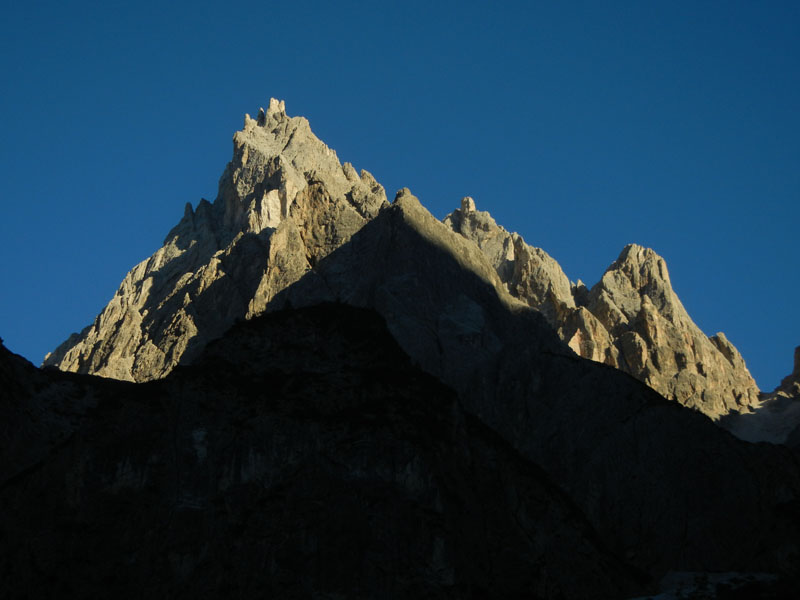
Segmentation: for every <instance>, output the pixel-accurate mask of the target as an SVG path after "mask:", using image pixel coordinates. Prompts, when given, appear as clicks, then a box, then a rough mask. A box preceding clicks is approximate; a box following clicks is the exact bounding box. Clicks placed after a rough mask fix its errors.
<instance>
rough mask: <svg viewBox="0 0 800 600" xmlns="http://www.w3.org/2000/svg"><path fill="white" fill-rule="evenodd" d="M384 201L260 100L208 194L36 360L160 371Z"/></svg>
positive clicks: (300, 124) (136, 374) (119, 375)
mask: <svg viewBox="0 0 800 600" xmlns="http://www.w3.org/2000/svg"><path fill="white" fill-rule="evenodd" d="M385 204H386V196H385V193H384V190H383V187H381V185H380V184H378V183H377V182H376V181H375V179H374V178H373V177H372V176H371V175H370V174H369V173H368V172H366V171H361V174H360V175H359V174H358V173H356V171H355V169H354V168H353V166H352V165H350V164H349V163H345V164H344V165H342V164H340V163H339V160H338V158H337V156H336V153H335V152H334V151H333V150H331V149H330V148H328V147H327V146H326V145H325V144H323V143H322V142H321V141H320V140H319V139H318V138H317V137H316V136H314V134H313V133H312V132H311V128H310V127H309V124H308V121H307V120H306V119H304V118H302V117H293V118H290V117H288V116H287V115H286V111H285V107H284V104H283V102H278V101H277V100H271V101H270V104H269V108H268V109H267V110H266V111H264V110H263V109H262V110H261V111H260V112H259V114H258V117H257V118H256V119H255V120H254V119H251V118H250V117H249V116H247V115H246V116H245V120H244V129H243V130H242V131H239V132H237V133H236V134H235V135H234V138H233V160H232V161H231V162H230V163H229V164H228V166H227V167H226V169H225V172H224V173H223V175H222V177H221V178H220V183H219V193H218V195H217V198H216V200H215V201H214V202H213V204H212V203H210V202H208V201H206V200H201V201H200V203H199V204H198V206H197V208H196V209H193V208H192V206H191V205H190V204H187V205H186V208H185V212H184V216H183V218H182V219H181V221H180V223H178V225H177V226H176V227H175V228H174V229H173V230H172V231H171V232H170V233H169V234H168V235H167V237H166V239H165V241H164V245H163V246H162V248H160V249H159V250H158V251H157V252H156V253H155V254H154V255H153V256H152V257H150V258H149V259H147V260H145V261H143V262H142V263H140V264H139V265H137V266H136V267H134V268H133V269H132V270H131V271H130V272H129V273H128V274H127V275H126V276H125V278H124V280H123V282H122V284H121V285H120V287H119V290H117V293H116V294H115V295H114V297H113V298H112V299H111V301H110V302H109V304H108V305H107V306H106V308H105V309H104V310H103V311H102V312H101V313H100V315H98V317H97V319H95V322H94V323H93V324H91V325H90V326H88V327H87V328H85V329H84V330H83V331H82V332H81V333H80V334H74V335H73V336H71V337H70V338H69V339H68V340H67V341H66V342H65V343H64V344H62V345H61V346H59V348H57V349H56V350H55V351H54V352H53V353H52V354H50V355H48V356H47V357H46V358H45V361H44V364H45V365H53V366H57V367H58V368H59V369H62V370H65V371H76V372H79V373H93V374H98V375H103V376H105V377H113V378H116V379H123V380H132V381H146V380H150V379H157V378H159V377H163V376H164V375H166V374H167V373H169V372H170V371H171V370H172V369H173V368H174V367H175V366H176V365H177V364H178V363H179V362H181V361H184V362H187V361H189V360H191V359H192V358H193V357H194V356H196V355H197V354H198V353H199V351H200V350H201V349H202V348H203V347H204V346H205V344H206V343H207V342H208V341H209V340H211V339H214V338H216V337H218V336H219V335H221V334H222V333H223V332H224V331H225V330H227V329H228V327H230V325H231V324H232V323H234V322H235V321H236V320H237V319H242V318H247V317H250V316H252V315H255V314H258V313H260V312H261V311H263V309H264V307H265V306H266V305H267V303H268V302H269V301H270V299H271V298H272V297H273V296H274V295H275V294H276V293H277V292H278V291H280V290H282V289H283V288H285V287H286V286H287V285H289V284H291V283H292V282H294V281H296V280H297V279H299V278H300V277H301V276H302V275H303V274H304V273H306V272H307V271H308V270H309V269H311V268H313V266H314V264H316V262H317V261H319V260H320V259H321V258H323V257H324V256H326V255H327V254H328V253H330V251H331V250H333V249H334V248H336V247H338V246H340V245H341V244H342V243H343V242H345V241H347V240H348V239H349V238H350V236H352V235H353V233H354V232H355V231H357V230H358V229H359V228H360V227H361V226H362V225H363V224H364V223H365V222H366V221H368V220H369V219H371V218H373V217H374V216H375V215H376V214H377V212H378V211H379V210H380V208H381V207H382V206H384V205H385Z"/></svg>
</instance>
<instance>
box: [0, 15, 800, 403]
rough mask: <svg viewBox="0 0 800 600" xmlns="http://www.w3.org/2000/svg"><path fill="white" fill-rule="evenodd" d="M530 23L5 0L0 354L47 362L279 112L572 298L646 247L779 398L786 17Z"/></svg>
mask: <svg viewBox="0 0 800 600" xmlns="http://www.w3.org/2000/svg"><path fill="white" fill-rule="evenodd" d="M542 4H543V5H541V6H537V5H535V3H528V2H525V3H504V4H503V8H498V7H497V6H492V5H490V4H489V3H476V2H419V3H417V2H410V1H403V2H396V3H395V2H392V3H383V4H381V5H380V7H378V6H377V5H376V4H374V3H366V2H364V3H347V2H296V1H295V2H282V3H266V2H253V3H243V2H235V1H228V2H225V3H221V2H213V3H211V2H202V1H193V2H174V3H168V4H167V5H166V6H164V5H162V4H161V3H154V2H136V3H132V2H125V3H119V2H114V1H104V2H97V3H90V2H68V3H64V2H35V1H33V2H27V3H23V2H7V3H6V4H5V6H4V10H3V18H2V22H1V23H0V70H1V71H0V72H1V73H2V80H1V81H2V93H0V131H2V144H0V153H1V154H0V185H1V186H2V187H0V190H1V191H0V193H2V203H3V211H2V219H0V235H2V240H3V242H4V244H5V251H6V254H5V259H4V260H3V261H2V267H0V281H1V282H2V288H0V336H2V337H3V338H4V339H5V343H6V345H7V346H8V347H9V348H10V349H11V350H13V351H15V352H17V353H20V354H22V355H24V356H26V357H27V358H29V359H30V360H32V361H33V362H35V363H38V362H40V361H41V358H42V356H43V355H44V353H45V352H47V351H48V350H50V349H52V348H53V347H55V346H56V345H57V344H58V343H60V342H61V341H62V340H63V339H64V338H66V337H67V335H69V333H70V332H72V331H78V330H80V329H81V328H82V327H83V326H84V325H86V324H87V323H89V322H90V321H91V320H92V319H93V318H94V316H95V315H96V314H97V313H98V312H99V311H100V310H101V308H102V307H103V306H104V305H105V304H106V302H107V301H108V300H109V299H110V298H111V296H112V295H113V294H114V292H115V290H116V288H117V286H118V285H119V282H120V281H121V279H122V277H123V276H124V274H125V273H126V272H127V271H128V270H129V269H130V268H131V267H132V266H133V265H134V264H135V263H137V262H139V261H140V260H142V259H144V258H146V257H147V256H149V255H150V254H151V253H152V252H154V251H155V250H156V249H157V248H158V247H159V246H160V245H161V243H162V241H163V238H164V236H165V235H166V233H167V232H168V231H169V229H170V228H171V227H172V226H173V225H174V224H175V223H176V222H177V221H178V220H179V219H180V217H181V215H182V213H183V206H184V204H185V203H186V202H187V201H188V202H192V203H194V204H196V203H197V202H198V201H199V199H200V198H201V197H205V198H208V199H213V198H214V197H215V196H216V186H217V180H218V178H219V176H220V174H221V173H222V170H223V168H224V166H225V163H226V162H227V160H228V159H229V158H230V153H231V136H232V134H233V132H234V131H235V130H236V129H239V128H240V127H241V124H242V117H243V114H244V113H245V112H249V113H251V114H254V113H255V112H256V111H257V110H258V107H259V106H262V105H265V104H266V103H267V101H268V98H269V97H270V96H275V97H278V98H282V99H284V100H286V106H287V112H288V113H289V114H291V115H304V116H306V117H308V118H309V120H310V121H311V125H312V128H313V129H314V131H315V132H316V133H317V135H319V136H320V137H321V138H322V139H323V140H325V141H326V142H327V143H328V145H330V146H331V147H333V148H335V149H336V150H337V152H338V154H339V157H340V159H342V160H349V161H351V162H353V163H354V165H355V166H356V168H359V169H360V168H366V169H367V170H369V171H370V172H372V173H373V174H374V175H375V176H376V177H377V178H378V180H379V181H381V182H382V183H383V184H384V185H385V186H386V189H387V192H388V194H389V196H390V198H391V197H392V196H393V193H394V191H395V190H396V189H397V188H399V187H402V186H408V187H410V188H411V190H412V191H413V192H414V193H415V194H417V195H418V196H419V197H420V199H421V200H422V202H423V204H425V205H426V206H427V207H428V208H429V209H430V210H431V211H432V212H433V213H434V214H435V215H436V216H437V217H440V218H441V217H443V216H444V215H445V214H447V213H448V212H450V211H451V210H452V209H453V208H455V207H456V206H458V204H459V200H460V198H461V197H462V196H463V195H471V196H473V197H474V198H475V200H476V202H477V205H478V208H479V209H482V210H489V211H490V212H491V213H492V215H493V216H494V217H495V218H496V219H497V221H498V222H499V223H500V224H502V225H504V226H505V227H506V228H507V229H510V230H516V231H518V232H519V233H520V234H522V235H523V236H524V237H525V239H526V240H527V241H528V243H531V244H534V245H536V246H540V247H542V248H544V249H545V250H546V251H547V252H549V253H550V254H551V255H552V256H553V257H555V258H556V259H557V260H558V261H559V262H560V263H561V265H562V266H563V268H564V270H565V271H566V273H567V275H568V276H569V277H570V278H571V279H573V280H577V279H578V278H580V279H583V280H584V281H585V282H586V283H588V284H592V283H594V282H596V281H597V280H598V279H599V278H600V276H601V275H602V273H603V271H604V270H605V268H606V267H607V266H608V265H609V264H610V263H611V262H612V261H613V260H614V259H615V258H616V257H617V255H618V254H619V252H620V250H621V249H622V247H623V246H624V245H625V244H627V243H629V242H637V243H640V244H643V245H646V246H650V247H652V248H654V249H655V250H656V251H657V252H659V253H660V254H661V255H662V256H664V257H665V259H666V260H667V264H668V265H669V268H670V273H671V276H672V281H673V285H674V287H675V289H676V291H677V292H678V294H679V295H680V297H681V299H682V300H683V302H684V305H685V306H686V308H687V310H688V311H689V313H690V314H691V315H692V317H693V318H694V319H695V321H696V322H697V323H698V325H699V326H700V327H701V328H702V329H703V330H704V331H705V332H706V333H707V334H713V333H715V332H716V331H719V330H722V331H725V333H726V334H727V335H728V337H729V338H730V339H731V341H732V342H733V343H734V344H735V345H737V346H738V348H739V349H740V351H741V352H742V354H743V355H744V357H745V360H746V361H747V364H748V366H749V367H750V369H751V371H752V372H753V374H754V376H755V377H756V380H757V382H758V383H759V385H760V386H761V387H762V388H764V389H772V388H773V387H774V386H775V385H777V383H778V381H779V379H780V378H781V377H782V376H784V375H786V374H788V373H789V371H790V370H791V361H792V350H793V348H794V346H795V345H798V344H800V316H798V315H799V314H800V311H798V307H797V299H798V297H800V281H798V268H797V265H798V260H797V259H798V256H800V253H798V240H797V236H796V234H797V230H798V224H800V208H799V207H800V108H799V107H800V36H799V35H798V31H800V3H797V2H785V3H784V2H769V3H750V2H713V3H711V2H676V3H659V5H658V6H654V5H655V4H656V3H641V2H619V3H614V2H599V3H597V2H586V3H582V2H578V3H569V5H568V6H565V5H567V3H547V6H545V5H544V3H542ZM532 5H533V6H532Z"/></svg>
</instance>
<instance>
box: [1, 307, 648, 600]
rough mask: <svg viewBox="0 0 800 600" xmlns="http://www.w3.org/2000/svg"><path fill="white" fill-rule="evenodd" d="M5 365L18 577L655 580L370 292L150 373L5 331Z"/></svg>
mask: <svg viewBox="0 0 800 600" xmlns="http://www.w3.org/2000/svg"><path fill="white" fill-rule="evenodd" d="M321 340H324V343H321ZM0 377H2V381H3V384H4V385H3V388H2V390H3V391H2V392H0V399H2V403H0V408H2V416H3V421H2V422H3V424H4V425H5V426H6V427H7V428H6V429H5V430H4V431H3V437H2V441H3V444H4V447H5V448H9V447H14V446H16V447H19V442H21V441H23V440H24V441H25V442H27V443H26V446H25V448H24V449H20V450H19V451H18V452H17V453H16V454H15V455H14V456H13V459H12V457H11V456H10V455H8V454H6V455H5V459H6V460H4V461H3V464H2V473H3V479H2V482H0V503H2V506H3V507H4V510H3V511H2V514H0V533H1V534H2V537H0V539H2V540H3V549H4V552H3V554H2V557H0V572H2V573H3V574H4V576H5V577H4V581H5V584H4V597H7V598H14V597H47V596H48V595H59V596H61V597H64V596H67V597H83V598H85V597H100V596H113V597H124V598H126V597H130V598H134V597H136V598H141V597H142V596H148V597H159V598H165V597H174V598H220V597H231V596H233V597H239V596H242V597H263V596H267V597H281V598H311V597H347V598H356V597H381V598H409V597H426V598H452V597H454V596H457V597H471V598H508V597H515V596H518V595H520V594H522V593H527V594H532V595H534V596H535V597H542V598H556V597H560V598H585V597H587V595H591V596H593V597H596V598H618V597H620V596H624V595H625V594H631V593H633V592H634V590H636V589H637V588H640V587H641V586H642V583H643V582H644V581H646V576H645V575H644V574H642V573H639V572H637V571H636V569H634V568H632V567H630V566H629V565H627V564H625V563H624V562H623V561H621V560H620V559H619V558H617V557H615V556H614V555H613V554H612V553H610V552H609V551H608V549H607V548H605V546H604V544H603V542H602V540H601V539H599V537H598V536H597V534H596V532H595V531H594V530H593V529H592V527H591V525H590V524H589V522H588V521H587V519H586V518H585V516H584V515H583V514H582V513H581V512H580V510H578V509H577V508H576V507H575V506H574V504H573V503H572V502H571V501H570V500H569V498H568V497H566V496H565V495H564V493H563V492H562V491H561V490H560V489H559V488H558V486H556V485H555V484H554V483H553V482H552V481H551V480H550V479H549V477H548V476H547V474H546V473H545V472H544V471H542V470H541V469H540V468H538V467H537V466H536V465H535V464H533V463H531V462H530V461H527V460H525V459H524V458H523V457H521V456H520V455H519V453H518V452H516V451H515V450H514V449H513V448H512V447H511V446H510V445H509V444H508V443H507V442H505V441H504V440H503V439H502V438H501V437H499V436H498V435H497V434H496V433H495V432H493V431H492V430H490V429H489V428H487V427H486V426H485V425H483V424H482V423H481V422H480V421H479V420H477V419H475V418H474V417H472V416H470V415H469V414H468V413H466V412H465V411H464V410H463V408H462V407H461V406H460V404H459V401H458V397H457V395H456V394H455V392H454V391H453V390H451V389H449V388H448V387H446V386H444V385H442V384H441V383H440V382H439V381H437V380H436V379H435V378H433V377H431V376H430V375H428V374H426V373H423V372H422V371H421V370H420V369H419V368H418V367H415V366H414V365H413V364H412V363H411V361H410V360H409V358H408V357H407V356H406V355H405V354H404V353H403V352H402V350H401V349H400V348H399V346H398V345H397V343H396V342H395V341H394V340H393V339H392V337H391V335H390V334H389V332H388V331H387V329H386V325H385V323H384V322H383V320H382V319H381V318H380V317H379V316H378V315H377V314H376V313H375V312H374V311H370V310H365V309H356V308H352V307H348V306H346V305H343V304H323V305H317V306H315V307H312V308H309V309H305V310H289V311H280V312H275V313H272V314H270V315H267V316H262V317H259V318H256V319H253V320H250V321H247V322H245V323H241V324H238V325H237V326H235V327H234V328H233V329H232V330H231V331H230V332H228V333H227V334H226V335H225V336H224V337H223V338H222V339H220V340H218V341H216V342H213V343H211V344H210V345H209V346H208V348H207V349H206V350H205V351H204V352H203V353H202V354H201V355H200V356H199V357H198V358H197V360H196V361H195V364H193V365H192V366H189V367H179V368H177V369H175V370H173V372H172V373H170V374H169V375H168V376H167V377H166V378H164V379H162V380H159V381H154V382H151V383H147V384H138V385H134V384H130V383H124V382H118V381H113V380H108V379H102V378H99V377H88V376H76V375H72V374H67V373H60V372H58V371H53V370H48V371H44V372H42V371H37V370H36V369H34V368H33V367H32V366H31V365H29V364H25V361H24V360H22V359H20V358H19V357H15V356H14V355H12V354H11V353H9V352H8V351H7V350H6V349H5V348H0ZM31 382H34V385H30V384H31ZM12 386H13V387H12ZM54 398H60V399H63V400H59V401H58V402H57V403H54V402H53V399H54ZM67 398H69V400H67ZM44 414H48V415H50V416H49V417H48V418H40V417H41V416H42V415H44ZM551 539H557V540H559V541H558V543H557V544H554V543H551V541H550V540H551ZM26 594H27V596H26Z"/></svg>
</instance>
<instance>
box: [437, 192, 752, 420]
mask: <svg viewBox="0 0 800 600" xmlns="http://www.w3.org/2000/svg"><path fill="white" fill-rule="evenodd" d="M444 222H445V224H446V225H448V226H449V227H451V228H452V229H453V230H454V231H456V232H457V233H459V234H461V235H462V236H464V237H465V238H467V239H469V240H471V241H473V242H475V243H476V244H477V245H478V247H479V248H481V250H482V251H483V252H484V253H485V254H486V256H487V258H488V259H489V261H490V262H491V264H492V265H493V266H494V268H495V269H496V270H497V273H498V275H499V276H500V278H501V280H502V281H503V283H504V285H505V287H506V289H507V290H508V291H509V292H510V293H511V294H512V295H513V296H515V297H517V298H519V299H521V300H523V301H525V302H526V303H527V304H528V305H530V306H532V307H535V308H537V309H538V310H540V311H541V312H542V313H543V314H544V315H545V317H546V318H547V320H548V321H549V322H550V324H551V325H552V326H553V328H554V329H556V330H557V331H558V333H559V336H560V337H561V339H562V340H564V341H565V342H566V343H567V344H568V345H569V346H570V348H572V349H573V350H574V351H575V352H576V353H577V354H578V355H580V356H582V357H584V358H589V359H591V360H594V361H598V362H602V363H605V364H607V365H611V366H613V367H617V368H619V369H621V370H623V371H625V372H627V373H630V374H631V375H633V376H634V377H636V378H637V379H639V380H640V381H643V382H645V383H647V384H648V385H649V386H650V387H652V388H653V389H654V390H656V391H657V392H659V393H660V394H662V395H663V396H665V397H667V398H669V399H671V400H675V401H677V402H679V403H681V404H683V405H684V406H688V407H690V408H694V409H696V410H699V411H701V412H702V413H704V414H706V415H707V416H709V417H711V418H713V419H718V418H719V417H720V416H722V415H725V414H728V413H730V412H731V411H748V410H751V409H754V408H755V407H756V406H757V405H758V388H757V387H756V384H755V381H754V380H753V378H752V376H751V375H750V373H749V371H748V370H747V367H746V366H745V363H744V360H743V359H742V357H741V355H740V354H739V352H738V351H737V350H736V348H735V347H734V346H733V345H732V344H731V343H730V342H729V341H728V340H727V339H726V338H725V336H724V334H722V333H718V334H717V335H716V336H713V337H711V338H708V337H706V336H705V334H703V332H702V331H701V330H700V329H699V328H698V327H697V325H695V323H694V322H693V321H692V319H691V318H690V317H689V315H688V314H687V312H686V310H685V309H684V307H683V305H682V304H681V302H680V300H679V299H678V296H677V295H676V294H675V292H674V290H673V289H672V284H671V283H670V279H669V273H668V272H667V266H666V263H665V261H664V259H663V258H661V257H660V256H658V255H657V254H656V253H655V252H653V251H652V250H650V249H648V248H643V247H641V246H637V245H635V244H631V245H629V246H627V247H626V248H625V249H624V250H623V251H622V253H621V254H620V256H619V258H617V260H616V261H615V262H614V263H613V264H612V265H611V266H610V267H609V268H608V269H607V270H606V272H605V274H604V275H603V277H602V279H601V280H600V281H599V282H598V283H597V284H596V285H595V286H594V287H592V288H591V290H589V289H587V288H586V286H585V285H584V284H583V283H581V282H580V281H579V282H578V284H577V285H571V284H570V282H569V280H568V279H567V277H566V275H565V274H564V272H563V271H562V270H561V267H560V266H559V265H558V263H557V262H556V261H555V260H553V259H552V258H551V257H550V256H549V255H548V254H547V253H546V252H544V251H543V250H541V249H540V248H535V247H532V246H529V245H528V244H526V243H525V241H524V240H523V239H522V238H521V237H520V236H519V235H517V234H515V233H508V232H507V231H506V230H505V229H503V228H502V227H500V226H498V225H497V224H496V223H495V221H494V220H493V219H492V218H491V216H490V215H489V213H487V212H482V211H478V210H476V208H475V202H474V201H473V199H472V198H464V200H462V204H461V208H460V209H457V210H456V211H454V212H453V213H451V214H450V215H448V216H447V217H446V218H445V219H444Z"/></svg>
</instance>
